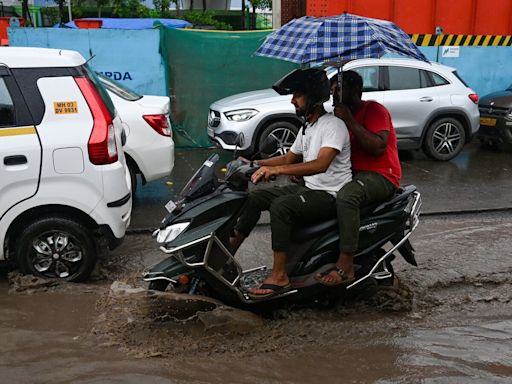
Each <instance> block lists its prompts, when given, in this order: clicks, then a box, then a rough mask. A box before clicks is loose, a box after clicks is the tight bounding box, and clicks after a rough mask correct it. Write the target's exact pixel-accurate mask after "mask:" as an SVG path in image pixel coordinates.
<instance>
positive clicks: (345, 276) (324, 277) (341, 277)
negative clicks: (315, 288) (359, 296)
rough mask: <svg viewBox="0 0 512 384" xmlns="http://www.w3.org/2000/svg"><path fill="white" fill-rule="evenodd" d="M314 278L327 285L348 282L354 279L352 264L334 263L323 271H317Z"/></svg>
mask: <svg viewBox="0 0 512 384" xmlns="http://www.w3.org/2000/svg"><path fill="white" fill-rule="evenodd" d="M315 279H316V280H317V281H318V282H319V283H321V284H324V285H329V286H337V285H345V284H349V283H351V282H352V281H354V279H355V271H354V265H353V264H352V265H345V266H343V267H342V266H340V265H338V264H336V266H335V267H333V268H331V269H329V270H327V271H325V272H323V273H317V274H316V275H315Z"/></svg>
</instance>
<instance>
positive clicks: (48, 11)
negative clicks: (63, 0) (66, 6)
mask: <svg viewBox="0 0 512 384" xmlns="http://www.w3.org/2000/svg"><path fill="white" fill-rule="evenodd" d="M41 16H42V17H43V25H45V22H46V24H47V25H48V26H53V25H55V24H57V23H58V22H59V21H60V17H59V9H58V8H56V7H44V8H41Z"/></svg>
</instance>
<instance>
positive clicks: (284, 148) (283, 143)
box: [268, 128, 297, 157]
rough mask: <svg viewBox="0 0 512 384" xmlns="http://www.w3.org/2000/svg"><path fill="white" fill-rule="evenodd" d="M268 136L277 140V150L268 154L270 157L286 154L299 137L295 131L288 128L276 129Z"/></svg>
mask: <svg viewBox="0 0 512 384" xmlns="http://www.w3.org/2000/svg"><path fill="white" fill-rule="evenodd" d="M268 136H269V137H272V138H273V139H274V140H276V142H277V150H276V151H275V152H274V153H272V154H268V155H269V157H274V156H282V155H286V153H287V152H288V151H289V150H290V148H291V146H292V144H293V142H294V141H295V139H296V138H297V135H296V134H295V132H293V131H291V130H290V129H288V128H277V129H274V130H273V131H272V132H271V133H270V134H269V135H268Z"/></svg>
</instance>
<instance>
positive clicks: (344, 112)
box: [334, 104, 353, 122]
mask: <svg viewBox="0 0 512 384" xmlns="http://www.w3.org/2000/svg"><path fill="white" fill-rule="evenodd" d="M334 116H336V117H339V118H340V119H341V120H343V121H345V122H347V121H349V120H351V119H352V118H353V116H352V112H351V111H350V109H349V107H347V106H346V105H345V104H336V106H335V107H334Z"/></svg>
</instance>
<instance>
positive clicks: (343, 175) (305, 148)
mask: <svg viewBox="0 0 512 384" xmlns="http://www.w3.org/2000/svg"><path fill="white" fill-rule="evenodd" d="M273 88H274V89H275V90H276V91H277V92H278V93H279V94H282V95H284V94H293V97H292V99H291V103H292V104H293V105H294V106H295V110H296V113H297V115H299V116H301V117H303V118H304V119H305V123H304V125H303V127H302V128H301V129H300V131H299V133H298V135H297V138H296V140H295V142H294V143H293V145H292V147H291V148H290V151H288V153H287V154H286V155H283V156H279V157H274V158H271V159H266V160H260V161H258V163H259V165H260V168H259V170H258V171H257V172H256V173H254V174H253V175H252V177H251V181H252V182H253V183H254V184H257V183H258V182H260V181H262V180H263V181H269V180H270V178H272V177H275V176H277V175H288V176H298V177H303V178H304V182H305V186H302V185H287V186H282V187H271V188H266V189H260V190H255V191H252V192H251V193H250V194H249V197H248V200H247V203H246V205H245V207H244V209H243V212H242V215H241V216H240V218H239V220H238V224H237V225H236V227H235V230H234V234H235V236H234V237H232V238H231V239H230V243H231V247H232V249H236V248H238V247H239V246H240V244H241V243H242V241H243V240H244V239H245V238H246V237H247V236H248V235H249V234H250V233H251V231H252V229H253V228H254V226H255V225H256V223H257V222H258V220H259V218H260V215H261V212H262V211H265V210H269V211H270V221H271V230H272V249H273V251H274V263H273V269H272V273H271V274H270V275H269V276H268V277H267V278H266V279H265V280H264V281H263V283H262V284H261V285H259V286H258V287H254V288H252V289H250V290H249V293H248V295H249V297H250V298H252V299H254V300H258V299H267V298H269V297H272V296H275V295H278V294H282V293H284V292H287V291H289V290H291V285H290V280H289V278H288V275H287V273H286V271H285V263H286V257H287V251H288V247H289V245H290V242H291V235H292V226H294V225H296V224H297V223H300V224H303V225H304V224H313V223H317V222H320V221H322V220H327V219H330V218H333V217H334V214H335V210H336V198H335V196H336V192H338V191H339V190H340V189H341V188H342V187H343V185H345V184H346V183H348V182H349V181H350V180H351V175H352V172H351V164H350V141H349V134H348V131H347V127H346V125H345V123H344V122H343V121H342V120H341V119H338V118H337V117H335V116H333V115H332V114H328V113H327V112H326V111H325V109H324V107H323V103H324V102H325V101H327V100H328V99H329V96H330V86H329V81H328V79H327V77H326V75H325V72H324V71H322V70H319V69H307V70H296V71H294V72H292V73H291V74H289V75H288V76H286V77H284V78H283V79H281V80H280V81H279V82H278V83H276V84H275V85H274V87H273Z"/></svg>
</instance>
